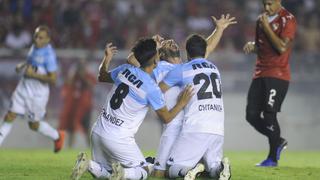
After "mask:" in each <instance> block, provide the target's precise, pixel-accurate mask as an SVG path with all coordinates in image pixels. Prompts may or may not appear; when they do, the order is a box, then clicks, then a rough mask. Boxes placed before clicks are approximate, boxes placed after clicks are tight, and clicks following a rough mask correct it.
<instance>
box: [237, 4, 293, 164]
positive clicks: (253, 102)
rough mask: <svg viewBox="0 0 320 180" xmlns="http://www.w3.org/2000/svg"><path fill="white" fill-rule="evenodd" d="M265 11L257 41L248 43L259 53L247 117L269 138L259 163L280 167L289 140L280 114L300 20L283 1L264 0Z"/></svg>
mask: <svg viewBox="0 0 320 180" xmlns="http://www.w3.org/2000/svg"><path fill="white" fill-rule="evenodd" d="M262 2H263V7H264V12H263V13H262V14H261V15H260V16H259V18H258V20H257V25H256V37H255V42H248V43H246V44H245V46H244V48H243V50H244V52H245V53H256V54H257V61H256V67H255V73H254V77H253V80H252V83H251V86H250V89H249V92H248V99H247V108H246V119H247V121H248V122H249V123H250V124H251V125H252V126H253V127H254V128H255V129H256V130H257V131H258V132H260V133H261V134H263V135H265V136H267V137H268V139H269V147H270V151H269V154H268V157H267V159H265V160H264V161H262V162H261V163H259V164H257V166H277V165H278V160H279V159H280V153H281V151H282V150H283V148H285V147H286V145H287V141H286V140H285V139H284V138H282V137H281V136H280V126H279V123H278V120H277V113H278V112H280V109H281V104H282V102H283V100H284V98H285V96H286V93H287V90H288V86H289V80H290V68H289V56H290V53H291V48H292V41H293V39H294V37H295V32H296V19H295V17H294V16H293V15H292V14H290V13H289V12H288V11H287V10H286V9H284V8H283V7H282V6H281V0H262Z"/></svg>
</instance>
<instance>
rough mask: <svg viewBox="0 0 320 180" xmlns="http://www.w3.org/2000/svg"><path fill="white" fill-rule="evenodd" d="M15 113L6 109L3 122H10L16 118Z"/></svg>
mask: <svg viewBox="0 0 320 180" xmlns="http://www.w3.org/2000/svg"><path fill="white" fill-rule="evenodd" d="M16 117H17V114H16V113H14V112H11V111H8V112H7V114H6V115H5V117H4V121H5V122H12V121H14V120H15V119H16Z"/></svg>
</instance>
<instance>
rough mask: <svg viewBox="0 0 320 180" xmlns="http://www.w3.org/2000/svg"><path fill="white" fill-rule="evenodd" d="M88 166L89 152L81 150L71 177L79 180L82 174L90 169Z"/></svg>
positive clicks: (73, 179)
mask: <svg viewBox="0 0 320 180" xmlns="http://www.w3.org/2000/svg"><path fill="white" fill-rule="evenodd" d="M88 168H89V159H88V157H87V154H86V153H84V152H80V153H79V155H78V159H77V161H76V164H75V165H74V167H73V170H72V174H71V179H72V180H79V179H80V178H81V176H82V175H83V174H84V173H85V172H86V171H87V170H88Z"/></svg>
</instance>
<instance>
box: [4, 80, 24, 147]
mask: <svg viewBox="0 0 320 180" xmlns="http://www.w3.org/2000/svg"><path fill="white" fill-rule="evenodd" d="M21 87H22V86H20V84H19V85H18V86H17V88H16V90H15V91H14V92H13V94H12V97H11V106H10V109H9V111H8V112H7V114H6V115H5V117H4V121H3V122H2V124H1V126H0V146H1V144H2V143H3V141H4V139H5V138H6V137H7V136H8V134H9V133H10V131H11V129H12V125H13V121H14V120H15V119H16V117H17V114H25V101H24V93H23V92H22V88H21Z"/></svg>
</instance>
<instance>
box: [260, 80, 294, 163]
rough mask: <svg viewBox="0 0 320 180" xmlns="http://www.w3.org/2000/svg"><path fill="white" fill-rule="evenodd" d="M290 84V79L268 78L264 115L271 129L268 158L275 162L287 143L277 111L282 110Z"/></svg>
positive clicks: (268, 127)
mask: <svg viewBox="0 0 320 180" xmlns="http://www.w3.org/2000/svg"><path fill="white" fill-rule="evenodd" d="M288 86H289V82H288V81H283V80H279V79H275V78H266V91H267V94H268V96H267V100H266V105H265V111H264V113H263V115H264V119H265V120H266V122H268V126H267V129H268V130H269V133H268V134H269V136H268V139H269V146H270V151H269V155H268V158H270V159H272V160H273V161H274V162H277V160H278V159H280V153H281V151H282V149H283V148H284V147H285V146H286V144H287V142H286V140H285V139H283V138H281V136H280V133H281V130H280V126H279V122H278V119H277V112H280V110H281V105H282V102H283V101H284V98H285V96H286V93H287V91H288Z"/></svg>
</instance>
